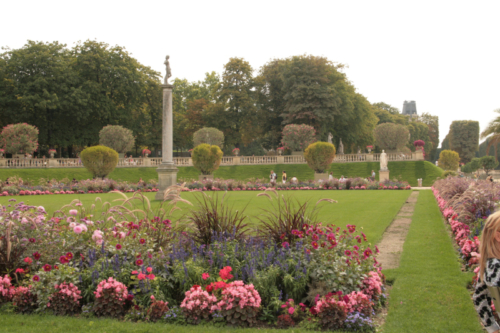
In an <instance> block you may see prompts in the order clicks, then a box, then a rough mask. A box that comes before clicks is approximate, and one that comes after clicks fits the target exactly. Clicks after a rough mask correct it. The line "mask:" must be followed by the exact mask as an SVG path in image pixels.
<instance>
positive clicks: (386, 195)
mask: <svg viewBox="0 0 500 333" xmlns="http://www.w3.org/2000/svg"><path fill="white" fill-rule="evenodd" d="M410 192H411V191H405V190H398V191H381V190H374V191H368V190H367V191H339V190H336V191H333V190H332V191H319V190H316V191H312V190H311V191H280V192H278V193H280V195H285V196H290V197H292V198H294V199H297V200H299V201H300V202H304V201H306V200H309V201H310V202H311V203H312V204H315V203H316V202H317V201H318V200H319V199H322V198H330V199H335V200H337V201H338V203H336V204H330V203H326V202H322V203H320V206H321V207H322V209H321V210H320V212H319V215H318V218H319V220H320V221H324V222H325V223H328V224H330V223H334V224H336V225H338V226H345V225H346V224H355V225H358V226H362V227H363V228H364V229H363V231H364V232H365V234H366V235H367V236H368V239H369V240H370V242H372V243H378V241H379V240H380V238H381V237H382V234H383V232H384V230H385V229H386V228H387V226H388V225H389V224H390V223H391V221H392V219H393V218H394V216H396V214H397V212H398V211H399V209H400V208H401V206H402V205H403V203H404V202H405V200H406V199H407V198H408V196H409V195H410ZM258 193H262V192H260V191H252V192H227V194H226V198H225V200H227V202H228V203H229V205H231V206H233V207H234V209H238V210H242V209H243V208H244V207H245V206H247V205H248V207H247V209H246V211H245V212H246V214H247V216H249V218H250V221H251V223H252V224H253V225H254V226H258V221H257V218H256V216H258V215H259V214H261V209H268V208H271V207H272V204H271V202H270V201H269V199H268V198H267V197H257V194H258ZM268 193H269V192H268ZM207 194H208V195H221V196H222V195H223V194H224V192H207ZM146 195H147V197H148V198H149V199H151V200H153V199H154V195H155V193H147V194H146ZM201 195H203V194H202V193H194V192H184V193H182V197H183V198H185V199H186V200H188V201H191V202H192V203H193V204H195V203H196V198H195V197H196V196H201ZM96 197H100V198H101V199H102V201H103V202H106V201H109V202H112V201H113V200H115V199H117V198H121V196H120V195H119V194H116V193H103V194H62V195H46V196H17V197H15V198H16V199H17V200H19V201H21V200H22V201H24V202H26V203H29V204H31V205H37V206H43V207H45V209H46V210H47V212H48V213H49V215H52V214H53V212H54V211H56V210H58V209H60V208H61V207H62V206H63V205H66V204H69V203H70V202H71V201H72V200H74V199H79V200H81V201H82V203H83V204H84V206H85V207H88V206H90V205H91V204H93V203H94V202H95V198H96ZM8 200H9V197H0V203H2V204H6V203H7V201H8ZM274 200H275V199H274ZM113 204H116V203H113ZM157 205H159V201H153V203H152V207H155V206H157ZM97 207H100V204H98V205H97ZM179 207H181V208H182V210H181V211H176V212H175V214H174V218H173V219H172V220H175V219H178V218H179V217H181V216H182V215H184V214H186V213H188V212H189V210H190V209H191V206H188V205H187V204H184V203H180V204H179Z"/></svg>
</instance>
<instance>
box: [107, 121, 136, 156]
mask: <svg viewBox="0 0 500 333" xmlns="http://www.w3.org/2000/svg"><path fill="white" fill-rule="evenodd" d="M134 142H135V139H134V135H133V133H132V131H131V130H129V129H127V128H124V127H123V126H120V125H108V126H106V127H104V128H103V129H102V130H101V131H100V132H99V144H101V145H102V146H106V147H109V148H112V149H114V150H116V151H117V152H119V153H122V154H123V153H126V152H128V151H130V150H131V149H132V147H133V146H134Z"/></svg>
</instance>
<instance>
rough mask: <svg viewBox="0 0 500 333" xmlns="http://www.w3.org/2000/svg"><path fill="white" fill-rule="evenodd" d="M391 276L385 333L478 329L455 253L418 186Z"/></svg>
mask: <svg viewBox="0 0 500 333" xmlns="http://www.w3.org/2000/svg"><path fill="white" fill-rule="evenodd" d="M384 273H385V274H386V276H387V278H388V279H395V283H394V286H393V288H392V290H391V293H390V299H389V313H388V316H387V320H386V323H385V326H384V330H383V332H384V333H392V332H397V333H402V332H422V333H427V332H468V333H469V332H478V333H479V332H482V329H481V325H480V324H479V320H478V316H477V314H476V311H475V310H474V307H473V304H472V300H471V298H470V295H469V291H468V290H467V289H466V284H467V282H468V281H470V280H471V275H470V274H464V273H462V272H461V270H460V263H459V261H458V260H457V252H456V251H455V249H454V248H453V245H452V240H451V238H450V236H449V235H448V233H447V227H446V226H445V224H444V223H443V220H442V217H441V213H440V212H439V209H438V207H437V205H436V201H435V199H434V197H433V195H432V192H431V191H421V192H420V196H419V198H418V203H417V205H416V208H415V213H414V215H413V221H412V224H411V227H410V231H409V233H408V236H407V238H406V242H405V244H404V249H403V254H402V257H401V264H400V267H399V268H398V269H394V270H386V271H384Z"/></svg>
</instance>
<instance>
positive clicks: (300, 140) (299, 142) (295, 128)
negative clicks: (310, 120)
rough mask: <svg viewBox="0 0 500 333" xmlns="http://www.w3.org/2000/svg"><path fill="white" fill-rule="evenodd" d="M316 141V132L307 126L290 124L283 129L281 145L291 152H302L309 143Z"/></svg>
mask: <svg viewBox="0 0 500 333" xmlns="http://www.w3.org/2000/svg"><path fill="white" fill-rule="evenodd" d="M315 141H316V131H315V130H314V127H312V126H309V125H304V124H301V125H296V124H290V125H286V126H285V127H284V128H283V139H282V140H281V143H282V144H283V147H285V148H286V149H290V150H291V151H304V149H305V148H306V147H307V146H309V145H310V144H311V143H313V142H315Z"/></svg>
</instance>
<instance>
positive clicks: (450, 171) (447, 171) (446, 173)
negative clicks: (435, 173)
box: [443, 170, 465, 178]
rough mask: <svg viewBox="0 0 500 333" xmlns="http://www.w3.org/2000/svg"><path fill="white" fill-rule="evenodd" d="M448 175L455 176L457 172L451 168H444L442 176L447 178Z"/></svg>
mask: <svg viewBox="0 0 500 333" xmlns="http://www.w3.org/2000/svg"><path fill="white" fill-rule="evenodd" d="M464 172H465V171H464ZM449 176H451V177H456V176H457V172H456V171H452V170H446V171H445V172H443V178H447V177H449Z"/></svg>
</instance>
